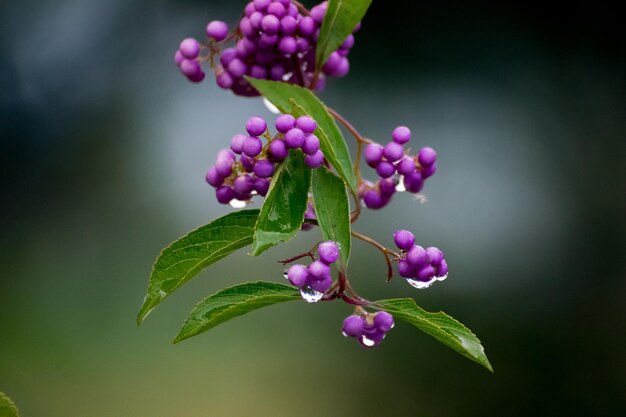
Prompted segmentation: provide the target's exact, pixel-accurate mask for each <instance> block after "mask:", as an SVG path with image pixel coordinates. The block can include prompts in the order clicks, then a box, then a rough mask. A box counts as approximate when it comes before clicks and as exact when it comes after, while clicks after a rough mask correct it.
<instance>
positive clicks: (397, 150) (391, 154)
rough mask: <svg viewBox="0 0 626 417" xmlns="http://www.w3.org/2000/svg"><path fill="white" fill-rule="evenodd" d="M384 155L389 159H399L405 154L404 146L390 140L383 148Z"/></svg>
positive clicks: (393, 160) (392, 160)
mask: <svg viewBox="0 0 626 417" xmlns="http://www.w3.org/2000/svg"><path fill="white" fill-rule="evenodd" d="M383 156H384V157H385V158H387V160H388V161H391V162H395V161H398V160H399V159H401V158H402V157H403V156H404V148H403V147H402V145H400V144H399V143H396V142H389V143H388V144H386V145H385V148H384V149H383Z"/></svg>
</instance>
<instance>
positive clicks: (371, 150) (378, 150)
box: [363, 143, 383, 168]
mask: <svg viewBox="0 0 626 417" xmlns="http://www.w3.org/2000/svg"><path fill="white" fill-rule="evenodd" d="M363 155H365V161H366V162H367V164H368V165H369V166H371V167H372V168H376V166H377V165H378V164H379V162H380V161H381V159H382V157H383V147H382V146H381V145H379V144H378V143H370V144H369V145H367V146H366V147H365V150H364V151H363Z"/></svg>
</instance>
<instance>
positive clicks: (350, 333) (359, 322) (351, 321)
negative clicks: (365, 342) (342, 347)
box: [342, 314, 364, 337]
mask: <svg viewBox="0 0 626 417" xmlns="http://www.w3.org/2000/svg"><path fill="white" fill-rule="evenodd" d="M363 322H364V320H363V318H362V317H360V316H357V315H354V314H353V315H351V316H348V317H346V319H345V320H344V321H343V326H342V333H343V335H344V336H346V337H360V336H361V335H362V334H363Z"/></svg>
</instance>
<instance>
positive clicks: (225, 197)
mask: <svg viewBox="0 0 626 417" xmlns="http://www.w3.org/2000/svg"><path fill="white" fill-rule="evenodd" d="M215 197H216V198H217V201H218V203H220V204H228V203H229V202H230V200H232V199H233V198H234V197H235V190H233V189H232V188H230V187H228V186H226V185H222V186H221V187H219V188H218V189H217V190H215Z"/></svg>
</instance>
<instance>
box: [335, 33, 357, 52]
mask: <svg viewBox="0 0 626 417" xmlns="http://www.w3.org/2000/svg"><path fill="white" fill-rule="evenodd" d="M353 46H354V35H348V37H347V38H346V39H345V40H344V41H343V43H342V44H341V46H339V48H341V49H352V47H353Z"/></svg>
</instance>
